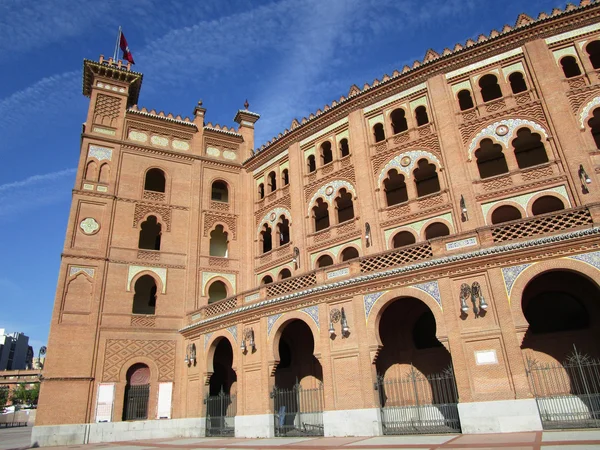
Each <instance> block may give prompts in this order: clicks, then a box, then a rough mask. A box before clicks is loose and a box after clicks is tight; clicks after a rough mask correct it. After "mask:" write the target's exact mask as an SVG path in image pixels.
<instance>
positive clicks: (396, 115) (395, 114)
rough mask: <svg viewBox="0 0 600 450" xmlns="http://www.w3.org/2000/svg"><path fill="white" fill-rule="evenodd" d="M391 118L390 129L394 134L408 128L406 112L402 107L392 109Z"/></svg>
mask: <svg viewBox="0 0 600 450" xmlns="http://www.w3.org/2000/svg"><path fill="white" fill-rule="evenodd" d="M390 119H392V130H393V131H394V134H398V133H402V132H403V131H406V130H408V122H407V121H406V113H405V112H404V110H403V109H402V108H398V109H395V110H393V111H392V113H391V114H390Z"/></svg>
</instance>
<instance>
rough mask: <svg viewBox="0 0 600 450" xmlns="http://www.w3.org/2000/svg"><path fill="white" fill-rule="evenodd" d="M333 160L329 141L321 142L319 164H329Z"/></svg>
mask: <svg viewBox="0 0 600 450" xmlns="http://www.w3.org/2000/svg"><path fill="white" fill-rule="evenodd" d="M331 161H333V152H332V151H331V142H329V141H325V142H323V143H322V144H321V165H322V166H324V165H325V164H329V163H330V162H331Z"/></svg>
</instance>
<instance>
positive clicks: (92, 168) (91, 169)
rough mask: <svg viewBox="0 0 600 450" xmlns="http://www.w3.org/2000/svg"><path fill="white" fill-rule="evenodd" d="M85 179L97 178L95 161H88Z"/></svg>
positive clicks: (94, 179)
mask: <svg viewBox="0 0 600 450" xmlns="http://www.w3.org/2000/svg"><path fill="white" fill-rule="evenodd" d="M85 179H86V180H89V181H96V180H97V179H98V164H96V161H90V162H89V163H88V164H87V167H86V168H85Z"/></svg>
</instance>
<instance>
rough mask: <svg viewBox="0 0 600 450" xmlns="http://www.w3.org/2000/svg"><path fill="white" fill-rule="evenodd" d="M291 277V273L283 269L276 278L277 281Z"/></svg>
mask: <svg viewBox="0 0 600 450" xmlns="http://www.w3.org/2000/svg"><path fill="white" fill-rule="evenodd" d="M291 277H292V272H291V270H290V269H283V270H282V271H281V272H279V276H278V277H277V278H279V280H285V279H286V278H291Z"/></svg>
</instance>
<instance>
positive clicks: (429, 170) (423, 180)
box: [413, 159, 440, 197]
mask: <svg viewBox="0 0 600 450" xmlns="http://www.w3.org/2000/svg"><path fill="white" fill-rule="evenodd" d="M413 174H414V177H415V184H416V186H417V196H418V197H424V196H425V195H430V194H435V193H436V192H439V191H440V180H439V178H438V174H437V171H436V167H435V164H430V163H429V162H428V161H427V160H426V159H422V160H420V161H419V162H418V163H417V168H416V169H415V171H414V172H413Z"/></svg>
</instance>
